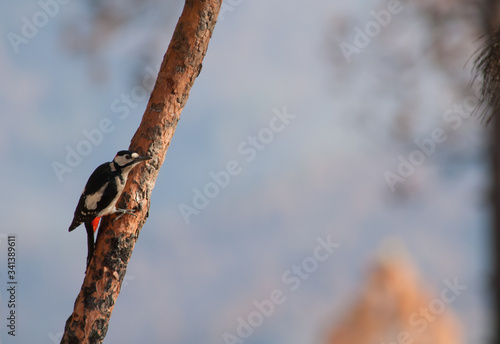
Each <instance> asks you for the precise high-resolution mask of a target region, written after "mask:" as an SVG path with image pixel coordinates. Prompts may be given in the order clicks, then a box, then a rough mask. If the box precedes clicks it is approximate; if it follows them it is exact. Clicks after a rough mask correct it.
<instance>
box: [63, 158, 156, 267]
mask: <svg viewBox="0 0 500 344" xmlns="http://www.w3.org/2000/svg"><path fill="white" fill-rule="evenodd" d="M148 159H150V158H149V157H146V156H139V154H137V153H134V152H131V151H125V150H123V151H119V152H118V153H117V154H116V156H115V158H114V159H113V161H111V162H107V163H104V164H102V165H101V166H99V167H98V168H96V170H95V171H94V172H93V173H92V174H91V175H90V178H89V180H88V181H87V184H86V185H85V188H84V189H83V192H82V195H81V197H80V201H79V202H78V205H77V206H76V210H75V216H74V218H73V222H71V226H69V231H70V232H71V231H72V230H73V229H75V228H76V227H78V226H80V225H81V224H82V223H84V224H85V229H86V230H87V246H88V253H87V267H88V266H89V264H90V260H91V259H92V256H93V255H94V233H95V231H96V230H97V227H98V226H99V220H100V219H101V217H103V216H106V215H110V214H113V213H120V215H119V216H118V218H119V217H121V216H123V214H132V215H134V216H135V214H134V212H133V211H132V210H129V209H117V208H116V202H118V200H119V199H120V196H121V194H122V192H123V188H124V187H125V183H126V182H127V177H128V174H129V172H130V171H131V170H132V168H134V166H135V165H137V164H138V163H140V162H141V161H145V160H148Z"/></svg>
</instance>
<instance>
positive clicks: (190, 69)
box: [61, 0, 222, 343]
mask: <svg viewBox="0 0 500 344" xmlns="http://www.w3.org/2000/svg"><path fill="white" fill-rule="evenodd" d="M221 3H222V0H205V1H202V0H186V2H185V5H184V9H183V12H182V14H181V17H180V18H179V21H178V23H177V26H176V28H175V31H174V34H173V36H172V40H171V42H170V44H169V46H168V49H167V52H166V53H165V56H164V58H163V62H162V64H161V67H160V72H159V74H158V78H157V80H156V84H155V87H154V89H153V92H152V94H151V97H150V99H149V102H148V105H147V108H146V111H145V113H144V115H143V117H142V122H141V124H140V126H139V128H138V129H137V131H136V133H135V135H134V137H133V138H132V141H131V143H130V149H131V150H133V151H136V152H138V153H139V154H141V155H148V156H150V157H152V159H151V160H149V161H147V162H146V163H145V164H140V165H139V166H137V167H136V168H134V169H133V170H132V171H131V172H130V174H129V178H128V182H127V185H126V187H125V191H124V192H123V195H122V198H121V200H120V201H119V204H118V206H119V208H126V209H135V210H136V213H135V214H136V215H137V216H136V217H134V216H131V215H124V216H123V217H121V218H120V219H119V220H117V221H116V222H114V223H113V219H114V218H115V217H116V215H111V216H107V217H105V218H103V220H102V222H101V227H100V229H99V234H98V236H97V240H96V248H95V254H94V257H93V259H92V261H91V263H90V265H89V267H88V269H87V271H86V275H85V279H84V281H83V285H82V288H81V290H80V293H79V294H78V297H77V299H76V301H75V307H74V311H73V313H72V314H71V316H70V317H69V318H68V320H67V321H66V326H65V330H64V335H63V338H62V340H61V343H102V341H103V339H104V337H105V336H106V332H107V330H108V324H109V318H110V316H111V312H112V311H113V307H114V305H115V302H116V298H117V297H118V294H119V293H120V289H121V284H122V281H123V278H124V276H125V272H126V268H127V264H128V262H129V260H130V256H131V255H132V250H133V249H134V245H135V242H136V241H137V238H138V236H139V232H140V230H141V228H142V226H143V225H144V223H145V222H146V218H147V217H148V215H149V206H150V196H151V191H152V190H153V187H154V185H155V182H156V178H157V176H158V172H159V170H160V167H161V165H162V163H163V161H164V159H165V154H166V152H167V149H168V147H169V145H170V140H171V139H172V136H173V134H174V131H175V128H176V126H177V122H178V121H179V118H180V114H181V111H182V109H183V108H184V105H185V104H186V101H187V99H188V96H189V91H190V89H191V86H192V85H193V83H194V80H195V79H196V77H197V76H198V75H199V73H200V71H201V66H202V61H203V58H204V56H205V53H206V51H207V48H208V42H209V40H210V37H211V36H212V32H213V29H214V26H215V23H216V20H217V16H218V14H219V11H220V7H221Z"/></svg>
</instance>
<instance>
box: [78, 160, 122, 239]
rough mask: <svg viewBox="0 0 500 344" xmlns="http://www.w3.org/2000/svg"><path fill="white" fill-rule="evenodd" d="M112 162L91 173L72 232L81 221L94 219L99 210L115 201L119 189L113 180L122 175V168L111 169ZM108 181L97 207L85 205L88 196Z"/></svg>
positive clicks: (81, 197)
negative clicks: (89, 207) (92, 207)
mask: <svg viewBox="0 0 500 344" xmlns="http://www.w3.org/2000/svg"><path fill="white" fill-rule="evenodd" d="M111 164H112V163H109V162H107V163H104V164H102V165H100V166H99V167H97V168H96V169H95V171H94V172H92V174H91V175H90V177H89V180H88V181H87V184H86V185H85V188H84V189H83V193H82V195H81V196H80V200H79V201H78V205H77V207H76V210H75V216H74V218H73V222H72V223H71V226H70V227H69V231H70V232H71V231H72V230H73V229H75V228H76V227H78V226H79V225H80V224H81V223H84V222H88V221H92V220H93V219H94V218H95V217H96V216H97V214H98V213H99V212H101V211H102V210H104V209H105V208H106V207H107V206H108V205H109V204H110V203H111V202H112V201H113V199H114V198H115V197H117V196H118V190H117V188H116V185H115V183H113V181H114V179H115V178H116V176H119V175H120V170H119V169H116V170H115V171H113V170H112V169H111ZM106 183H108V186H107V187H106V188H105V189H104V193H103V195H102V197H101V199H100V200H99V201H98V202H97V207H96V208H95V209H88V208H87V207H86V205H85V200H86V199H87V197H88V196H90V195H93V194H95V193H97V192H99V190H100V189H101V188H102V187H103V186H104V185H105V184H106Z"/></svg>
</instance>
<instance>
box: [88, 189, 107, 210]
mask: <svg viewBox="0 0 500 344" xmlns="http://www.w3.org/2000/svg"><path fill="white" fill-rule="evenodd" d="M108 184H109V183H106V184H104V185H103V186H102V188H100V189H99V191H97V192H96V193H95V194H93V195H88V196H87V198H86V199H85V208H87V209H88V210H94V209H96V208H97V203H98V202H99V201H100V200H101V198H102V194H103V192H104V190H105V189H106V187H107V186H108Z"/></svg>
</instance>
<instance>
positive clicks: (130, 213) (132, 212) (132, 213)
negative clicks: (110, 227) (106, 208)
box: [113, 209, 137, 223]
mask: <svg viewBox="0 0 500 344" xmlns="http://www.w3.org/2000/svg"><path fill="white" fill-rule="evenodd" d="M115 213H120V215H118V216H117V217H116V218H115V219H114V220H113V223H114V222H115V221H116V220H118V219H119V218H120V217H122V216H123V215H125V214H129V215H134V216H135V217H137V215H136V214H135V210H130V209H116V211H115Z"/></svg>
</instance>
